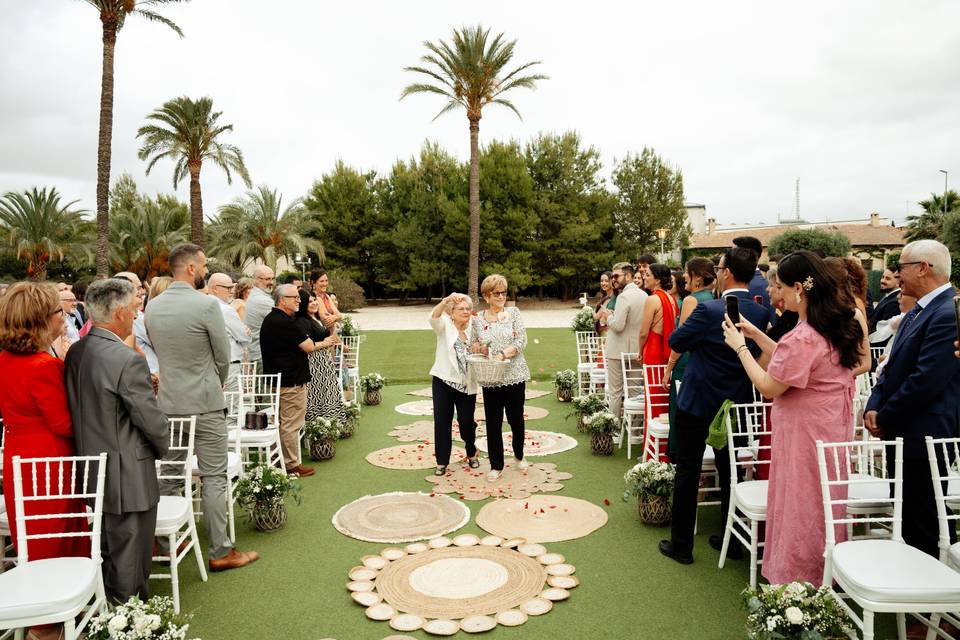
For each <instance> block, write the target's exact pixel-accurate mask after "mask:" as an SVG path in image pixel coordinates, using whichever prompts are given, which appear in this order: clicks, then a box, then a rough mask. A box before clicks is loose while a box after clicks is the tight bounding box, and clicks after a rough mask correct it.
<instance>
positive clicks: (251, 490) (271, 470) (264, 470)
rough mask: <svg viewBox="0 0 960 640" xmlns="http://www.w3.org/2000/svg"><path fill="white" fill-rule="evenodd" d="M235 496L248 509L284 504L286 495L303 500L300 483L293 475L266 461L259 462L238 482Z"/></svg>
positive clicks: (297, 500)
mask: <svg viewBox="0 0 960 640" xmlns="http://www.w3.org/2000/svg"><path fill="white" fill-rule="evenodd" d="M233 496H234V497H235V498H236V499H237V501H238V502H239V503H240V506H242V507H243V508H244V509H246V510H247V511H253V510H255V509H265V508H269V507H272V506H275V505H277V504H283V499H284V498H285V497H286V496H290V497H292V498H293V499H294V500H295V501H296V503H297V504H300V500H301V496H300V485H299V484H298V483H296V482H295V481H294V480H293V477H292V476H288V475H287V474H286V472H284V471H281V470H279V469H277V468H276V467H274V466H271V465H268V464H264V463H261V464H258V465H257V466H256V467H254V468H253V470H251V471H250V472H249V473H248V474H247V475H246V476H244V478H243V479H242V480H240V482H238V483H237V488H236V489H235V490H234V492H233Z"/></svg>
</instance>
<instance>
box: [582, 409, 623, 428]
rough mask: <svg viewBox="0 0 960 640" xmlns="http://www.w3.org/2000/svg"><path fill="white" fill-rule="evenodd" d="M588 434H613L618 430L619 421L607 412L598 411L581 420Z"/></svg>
mask: <svg viewBox="0 0 960 640" xmlns="http://www.w3.org/2000/svg"><path fill="white" fill-rule="evenodd" d="M583 424H584V425H585V426H586V427H587V431H589V432H590V433H614V432H616V431H617V430H618V429H620V421H619V420H617V418H616V416H614V415H613V414H612V413H610V412H609V411H598V412H596V413H592V414H590V415H588V416H587V417H586V418H584V419H583Z"/></svg>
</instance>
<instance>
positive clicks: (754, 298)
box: [753, 296, 763, 307]
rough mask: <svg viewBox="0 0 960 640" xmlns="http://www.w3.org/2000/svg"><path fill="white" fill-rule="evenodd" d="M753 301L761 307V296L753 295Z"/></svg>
mask: <svg viewBox="0 0 960 640" xmlns="http://www.w3.org/2000/svg"><path fill="white" fill-rule="evenodd" d="M753 301H754V302H756V303H757V304H758V305H760V306H761V307H762V306H763V296H753Z"/></svg>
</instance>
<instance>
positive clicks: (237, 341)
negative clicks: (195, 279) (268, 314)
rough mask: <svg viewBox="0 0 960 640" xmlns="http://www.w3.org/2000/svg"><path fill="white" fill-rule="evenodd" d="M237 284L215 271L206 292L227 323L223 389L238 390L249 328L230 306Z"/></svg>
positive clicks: (248, 337)
mask: <svg viewBox="0 0 960 640" xmlns="http://www.w3.org/2000/svg"><path fill="white" fill-rule="evenodd" d="M236 287H237V285H236V284H234V282H233V278H231V277H230V276H228V275H227V274H225V273H215V274H213V275H212V276H210V279H209V280H208V281H207V293H208V294H209V295H211V296H213V297H214V298H216V299H217V300H218V301H219V302H220V311H221V313H223V322H224V324H225V325H227V336H228V337H229V338H230V370H229V371H228V372H227V379H226V380H225V381H224V383H223V390H224V391H238V390H239V386H238V385H237V377H238V376H239V375H240V363H241V362H243V356H244V349H246V347H247V345H249V344H250V328H249V327H248V326H247V325H246V324H244V322H243V320H241V319H240V316H239V315H238V314H237V310H236V309H234V308H233V307H232V306H230V302H231V301H232V300H233V293H234V291H235V289H236Z"/></svg>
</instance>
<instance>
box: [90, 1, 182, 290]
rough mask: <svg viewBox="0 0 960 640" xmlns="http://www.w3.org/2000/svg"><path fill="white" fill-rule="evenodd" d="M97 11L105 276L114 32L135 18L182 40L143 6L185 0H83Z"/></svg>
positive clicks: (103, 266)
mask: <svg viewBox="0 0 960 640" xmlns="http://www.w3.org/2000/svg"><path fill="white" fill-rule="evenodd" d="M83 1H84V2H86V3H87V4H89V5H90V6H92V7H93V8H94V9H96V10H97V11H99V12H100V24H101V26H102V27H103V71H102V72H101V75H100V137H99V141H98V143H97V275H101V276H106V275H107V266H108V265H107V256H108V253H109V245H108V241H107V240H108V236H109V219H110V212H109V211H110V208H109V192H110V154H111V145H112V141H113V53H114V49H115V48H116V46H117V33H118V32H119V31H120V29H121V28H123V25H124V23H125V22H126V20H127V16H139V17H141V18H145V19H147V20H149V21H151V22H159V23H161V24H165V25H167V26H168V27H170V28H171V29H173V30H174V31H175V32H176V33H177V35H179V36H180V37H181V38H182V37H183V31H181V30H180V27H178V26H177V25H176V24H174V23H173V22H172V21H171V20H170V19H169V18H165V17H163V16H162V15H160V14H158V13H156V12H155V11H153V10H152V9H148V8H147V7H150V6H156V5H161V4H172V3H174V2H189V0H83Z"/></svg>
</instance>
